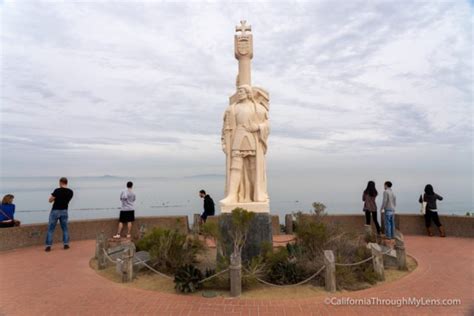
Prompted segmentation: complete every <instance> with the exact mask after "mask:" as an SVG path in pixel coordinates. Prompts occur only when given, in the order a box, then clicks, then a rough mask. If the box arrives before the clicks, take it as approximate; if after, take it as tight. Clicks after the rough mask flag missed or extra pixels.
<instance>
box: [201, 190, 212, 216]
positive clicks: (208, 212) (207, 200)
mask: <svg viewBox="0 0 474 316" xmlns="http://www.w3.org/2000/svg"><path fill="white" fill-rule="evenodd" d="M199 196H200V197H201V198H202V199H204V212H203V213H202V214H201V218H200V222H201V224H202V223H205V222H206V220H207V217H208V216H214V214H215V208H214V201H213V200H212V198H211V196H210V195H209V194H206V191H204V190H201V191H199Z"/></svg>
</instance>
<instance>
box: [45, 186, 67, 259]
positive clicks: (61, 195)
mask: <svg viewBox="0 0 474 316" xmlns="http://www.w3.org/2000/svg"><path fill="white" fill-rule="evenodd" d="M67 184H68V180H67V178H64V177H63V178H61V179H59V188H57V189H55V190H54V192H53V193H51V196H50V197H49V203H53V206H52V208H51V213H49V223H48V233H47V234H46V248H45V251H46V252H49V251H51V246H52V245H53V234H54V230H55V229H56V224H57V223H58V220H59V224H60V225H61V230H62V231H63V244H64V249H69V230H68V207H69V202H70V201H71V199H72V197H73V196H74V192H73V191H72V190H71V189H69V188H68V187H67Z"/></svg>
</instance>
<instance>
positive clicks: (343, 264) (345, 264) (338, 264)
mask: <svg viewBox="0 0 474 316" xmlns="http://www.w3.org/2000/svg"><path fill="white" fill-rule="evenodd" d="M392 250H393V249H392V248H389V249H388V250H387V251H386V252H383V253H382V255H386V254H388V253H389V252H391V251H392ZM372 259H374V256H373V255H372V256H370V257H368V258H366V259H364V260H361V261H358V262H354V263H337V262H336V266H339V267H352V266H356V265H359V264H362V263H364V262H367V261H370V260H372Z"/></svg>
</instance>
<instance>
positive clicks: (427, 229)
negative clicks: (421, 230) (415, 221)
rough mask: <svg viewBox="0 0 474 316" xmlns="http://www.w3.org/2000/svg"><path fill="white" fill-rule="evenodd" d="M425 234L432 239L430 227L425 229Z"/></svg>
mask: <svg viewBox="0 0 474 316" xmlns="http://www.w3.org/2000/svg"><path fill="white" fill-rule="evenodd" d="M426 232H427V233H428V236H430V237H433V232H432V231H431V227H426Z"/></svg>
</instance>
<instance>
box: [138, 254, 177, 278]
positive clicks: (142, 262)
mask: <svg viewBox="0 0 474 316" xmlns="http://www.w3.org/2000/svg"><path fill="white" fill-rule="evenodd" d="M137 259H138V263H141V264H143V265H144V266H145V267H147V268H148V269H150V270H151V271H153V272H155V273H156V274H158V275H160V276H162V277H164V278H167V279H169V280H174V278H173V277H171V276H169V275H166V274H164V273H161V272H160V271H158V270H156V269H155V268H153V267H151V266H150V265H149V264H148V263H146V262H145V261H143V260H141V259H140V258H137Z"/></svg>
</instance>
